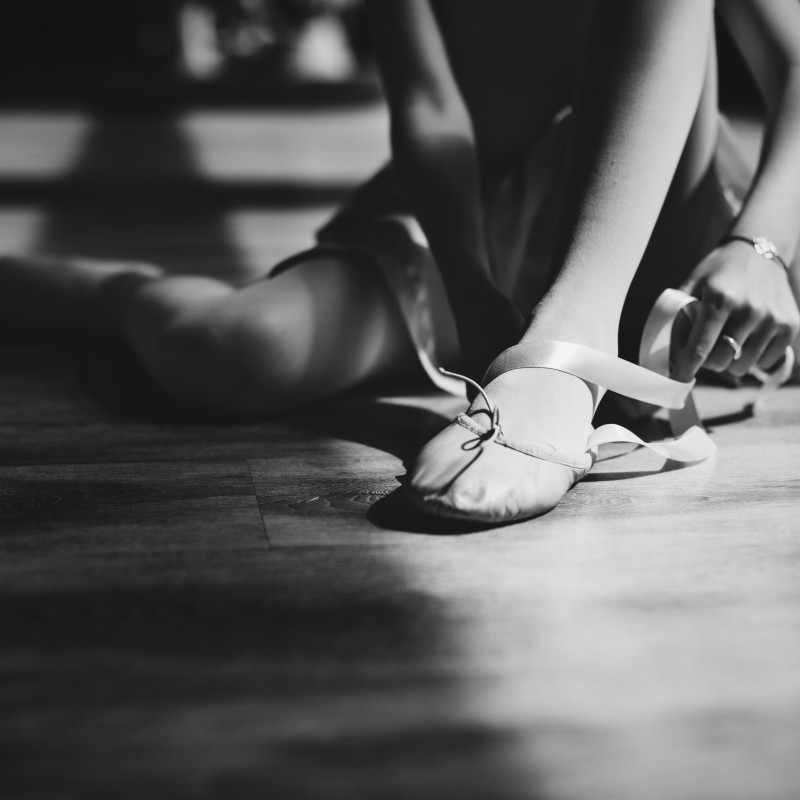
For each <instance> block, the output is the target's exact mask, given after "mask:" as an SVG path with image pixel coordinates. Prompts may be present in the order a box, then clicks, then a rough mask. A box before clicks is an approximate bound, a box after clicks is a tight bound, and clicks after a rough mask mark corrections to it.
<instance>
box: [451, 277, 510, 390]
mask: <svg viewBox="0 0 800 800" xmlns="http://www.w3.org/2000/svg"><path fill="white" fill-rule="evenodd" d="M453 311H454V314H455V318H456V327H457V329H458V339H459V343H460V345H461V351H462V353H463V355H464V362H465V364H464V370H465V374H466V375H468V376H469V377H470V378H472V379H473V380H476V381H478V382H480V380H481V379H482V378H483V375H484V373H485V372H486V370H487V368H488V367H489V364H491V363H492V361H493V360H494V359H495V358H496V356H497V355H499V354H500V353H501V352H502V351H503V350H505V349H506V348H507V347H511V346H512V345H515V344H517V343H518V342H519V340H520V337H521V336H522V333H523V330H524V323H525V320H524V318H523V316H522V313H521V312H520V310H519V309H518V308H517V307H516V306H515V305H514V303H513V302H512V301H511V300H510V299H509V298H508V297H506V296H505V295H504V294H503V293H502V292H500V290H499V289H497V288H496V287H495V286H493V285H492V286H491V287H490V288H487V287H485V286H484V287H482V288H481V290H480V291H476V292H475V293H474V294H472V295H471V296H470V297H468V298H463V299H462V300H461V301H460V302H459V303H458V306H457V307H456V306H454V308H453Z"/></svg>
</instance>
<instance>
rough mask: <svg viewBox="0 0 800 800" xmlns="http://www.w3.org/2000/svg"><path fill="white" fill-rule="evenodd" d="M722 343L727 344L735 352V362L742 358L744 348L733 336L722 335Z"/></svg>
mask: <svg viewBox="0 0 800 800" xmlns="http://www.w3.org/2000/svg"><path fill="white" fill-rule="evenodd" d="M721 338H722V341H723V342H725V344H727V345H728V346H729V347H730V348H731V350H733V360H734V361H738V360H739V359H740V358H741V357H742V346H741V345H740V344H739V342H737V341H736V339H734V338H733V336H728V335H727V334H724V333H723V334H722V337H721Z"/></svg>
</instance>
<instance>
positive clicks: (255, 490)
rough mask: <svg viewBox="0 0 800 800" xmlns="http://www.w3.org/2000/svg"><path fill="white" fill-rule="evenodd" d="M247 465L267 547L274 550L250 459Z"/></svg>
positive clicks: (246, 460)
mask: <svg viewBox="0 0 800 800" xmlns="http://www.w3.org/2000/svg"><path fill="white" fill-rule="evenodd" d="M244 463H245V465H246V466H247V474H248V475H249V476H250V485H251V486H252V487H253V499H254V500H255V501H256V509H257V510H258V516H259V517H261V528H262V530H263V531H264V539H265V540H266V542H267V547H269V548H272V547H274V545H273V544H272V540H271V539H270V538H269V528H268V527H267V519H266V517H265V516H264V512H263V511H262V510H261V503H260V502H259V501H258V490H257V489H256V482H255V479H254V478H253V470H252V469H251V468H250V461H249V459H245V462H244Z"/></svg>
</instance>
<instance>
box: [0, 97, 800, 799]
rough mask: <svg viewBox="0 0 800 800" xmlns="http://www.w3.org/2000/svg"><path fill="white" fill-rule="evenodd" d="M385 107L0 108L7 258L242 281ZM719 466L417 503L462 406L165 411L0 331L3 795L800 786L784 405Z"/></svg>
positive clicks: (406, 400)
mask: <svg viewBox="0 0 800 800" xmlns="http://www.w3.org/2000/svg"><path fill="white" fill-rule="evenodd" d="M384 136H385V117H384V115H383V112H382V111H381V110H380V109H377V108H365V109H361V110H359V111H347V112H334V111H331V110H326V111H320V112H303V113H297V114H295V113H288V112H286V113H278V112H267V111H264V112H248V115H241V114H233V113H231V114H222V113H220V112H217V113H215V114H213V115H212V114H205V115H204V114H200V113H197V114H194V115H189V116H185V117H182V118H180V119H175V118H171V119H156V118H138V117H132V118H130V119H125V118H123V117H115V118H113V119H107V120H89V119H86V120H81V119H80V118H78V117H75V116H70V115H68V114H67V115H65V114H60V115H51V116H49V117H48V116H47V115H31V114H28V115H22V114H16V115H15V114H11V113H9V112H4V113H3V115H2V116H0V142H2V143H3V148H2V150H0V153H1V155H0V178H1V179H3V184H4V187H5V188H0V201H1V204H0V241H2V242H3V243H4V246H5V247H6V248H8V249H11V250H14V249H28V248H39V249H42V250H46V251H50V252H81V253H85V254H90V255H113V256H121V257H131V258H143V259H148V260H153V261H157V262H159V263H164V264H167V265H168V266H169V267H170V268H171V269H174V270H176V271H182V270H193V271H201V272H206V273H209V274H215V273H218V272H220V271H225V272H226V273H227V274H234V275H236V276H240V277H246V276H249V275H255V274H259V273H261V272H263V271H265V270H266V269H268V268H269V266H270V265H271V264H272V263H274V262H275V261H276V260H278V259H279V258H281V257H283V256H285V255H287V254H288V253H290V252H292V250H294V249H297V248H299V247H303V246H305V245H306V244H307V242H308V240H309V232H310V231H311V230H313V227H314V226H315V225H316V224H318V223H319V222H320V221H321V220H322V219H323V218H324V216H325V214H326V213H328V210H329V208H330V205H331V203H332V202H334V201H335V200H336V199H337V198H338V197H340V196H341V193H342V192H343V191H344V190H345V189H346V188H347V187H348V186H349V185H352V184H353V183H354V182H355V181H357V180H359V179H360V178H362V177H363V176H365V175H367V174H368V173H369V172H370V170H372V169H373V168H374V167H375V166H377V165H378V164H379V163H380V161H381V160H382V158H384V157H385V145H384V141H385V139H384ZM746 394H747V393H746V392H740V393H736V392H732V391H730V390H727V389H722V388H713V387H704V388H703V389H702V391H701V392H700V393H699V403H700V406H701V412H702V413H703V415H704V416H705V417H706V418H712V419H714V420H716V421H715V422H713V424H712V427H713V429H714V436H715V439H716V440H717V442H718V444H719V452H718V454H717V456H716V457H715V459H714V460H713V461H711V462H709V463H706V464H703V465H701V466H698V467H694V468H691V469H683V470H671V469H664V468H663V466H664V465H663V464H662V463H661V462H660V461H659V460H657V459H655V458H654V457H653V456H651V455H649V454H647V453H644V452H639V451H637V452H634V453H629V454H627V455H623V456H621V457H616V458H614V457H609V458H607V459H606V460H604V461H602V462H601V463H600V464H599V465H598V466H597V468H596V469H595V470H594V471H593V473H592V474H591V475H590V476H589V478H588V479H587V480H585V481H584V482H583V483H582V484H580V485H579V486H578V487H577V488H576V489H574V490H573V491H572V492H571V493H570V494H569V496H568V497H567V499H566V501H565V502H564V503H563V504H562V505H561V506H560V507H559V508H558V509H556V510H555V511H554V512H552V513H551V514H548V515H547V516H546V517H544V518H542V519H539V520H535V521H531V522H527V523H522V524H519V525H514V526H509V527H507V528H503V529H499V530H493V531H477V532H470V533H464V532H463V531H459V530H457V529H453V528H447V527H441V526H436V525H434V524H432V523H431V522H429V521H427V520H423V519H420V518H419V517H418V516H416V515H415V514H413V513H412V512H411V511H409V510H408V509H407V508H406V507H405V506H404V505H403V503H402V500H401V497H400V495H399V493H398V491H397V489H398V486H399V482H398V476H402V474H403V472H404V466H403V464H404V460H406V459H407V458H409V457H410V456H411V455H412V454H413V452H414V451H415V449H416V448H417V447H418V446H419V445H420V444H421V443H422V442H423V441H424V440H425V439H427V438H428V437H429V436H430V435H431V434H432V433H433V432H434V431H435V430H437V428H438V427H439V426H441V425H442V424H444V422H445V420H446V419H447V418H448V417H449V416H450V415H451V414H452V413H453V412H454V411H455V410H456V409H457V408H458V407H459V402H458V401H457V400H454V399H452V398H446V397H442V396H439V395H435V394H433V393H431V392H430V391H428V390H426V389H425V388H424V387H421V386H420V387H415V388H413V390H412V393H410V394H408V393H406V394H401V393H399V391H398V390H397V389H396V388H386V387H385V388H384V389H382V390H381V392H380V393H378V394H377V395H375V394H370V393H367V392H364V393H360V394H357V395H353V396H350V397H346V398H342V399H340V400H337V401H335V402H333V403H330V404H328V405H326V406H325V407H323V408H317V409H311V410H308V411H304V412H302V413H298V414H294V415H289V416H286V417H283V418H280V419H276V420H266V421H260V422H252V423H238V424H232V423H223V422H220V421H219V420H209V419H204V418H201V417H192V416H189V415H187V414H185V413H184V412H182V411H181V410H179V409H176V408H174V407H173V406H171V405H170V404H168V403H166V402H165V401H164V399H163V398H162V397H161V396H160V395H159V394H158V393H157V392H156V391H155V390H154V388H153V387H152V386H151V385H150V384H149V383H148V381H147V379H146V377H145V376H144V375H143V374H142V372H141V370H140V369H139V368H138V366H137V365H136V364H135V363H134V362H132V361H131V359H130V356H129V355H127V354H125V353H124V352H122V351H120V350H119V348H116V347H115V346H113V345H108V344H103V343H96V344H94V345H92V346H84V347H82V348H77V347H74V346H71V345H62V346H59V345H52V346H49V345H48V346H44V345H38V346H36V347H33V346H28V345H23V344H11V343H8V342H5V343H3V345H2V347H0V547H1V548H2V558H0V576H2V579H1V580H0V592H2V602H1V603H0V619H2V624H1V625H0V632H1V635H2V643H3V647H2V651H0V686H2V689H1V690H0V693H2V697H3V705H2V707H3V713H2V715H0V742H2V744H1V745H0V747H2V750H3V752H4V754H5V756H6V757H5V758H4V759H3V760H4V766H3V769H2V772H0V787H2V794H3V796H4V797H26V798H27V797H30V798H33V797H36V798H56V797H86V796H97V797H108V796H110V797H115V798H127V797H131V798H133V797H136V798H139V797H142V796H150V797H187V798H189V797H191V798H196V797H220V798H240V797H241V798H250V797H256V796H270V797H276V798H373V797H383V798H411V797H425V798H426V797H436V798H459V800H462V799H463V798H481V799H484V798H526V799H527V800H530V798H547V799H548V800H549V799H550V798H553V800H561V798H587V800H588V799H589V798H591V799H592V800H595V799H596V798H600V797H608V798H615V800H641V799H642V798H669V799H670V800H674V799H676V798H686V799H687V800H688V799H689V798H703V799H704V800H716V799H717V798H720V800H721V799H722V798H724V799H725V800H737V799H738V800H752V798H759V799H760V800H768V799H775V800H777V799H778V798H782V799H783V798H785V800H789V798H796V797H797V796H798V795H799V794H800V761H798V759H797V753H798V752H800V591H799V590H798V586H800V583H798V579H797V565H798V563H800V534H798V525H797V518H798V509H800V499H799V498H800V492H798V488H800V446H798V445H800V411H798V409H799V408H800V389H798V388H791V389H785V390H782V391H780V392H778V393H775V394H773V395H772V396H770V397H768V398H766V399H765V400H764V402H763V403H762V404H761V407H760V408H758V409H757V412H756V414H755V415H753V416H749V417H748V416H747V415H738V417H739V421H736V422H732V423H730V424H725V423H726V422H727V420H728V419H732V418H737V412H738V411H739V410H740V409H741V408H742V407H743V406H744V405H745V403H746V402H747V400H748V397H747V396H746Z"/></svg>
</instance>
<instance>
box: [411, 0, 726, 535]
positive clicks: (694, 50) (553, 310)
mask: <svg viewBox="0 0 800 800" xmlns="http://www.w3.org/2000/svg"><path fill="white" fill-rule="evenodd" d="M710 11H711V9H710V6H706V5H705V4H702V3H698V4H689V3H683V2H677V3H671V4H655V3H645V4H641V3H629V2H622V3H617V4H614V6H613V10H612V7H611V6H607V5H606V4H598V11H597V13H596V20H595V24H594V25H593V28H592V30H593V33H592V37H591V42H590V44H589V47H588V54H587V61H586V63H585V65H584V69H583V70H582V74H581V77H580V80H579V85H578V88H577V91H576V97H575V114H574V118H573V127H572V139H571V142H570V147H569V150H568V156H567V161H568V164H569V166H568V168H567V175H566V180H565V190H564V196H563V200H562V210H561V218H560V231H561V232H560V236H559V239H558V243H557V247H556V255H555V258H554V281H553V284H552V287H551V288H550V290H549V291H548V292H547V293H546V294H545V296H544V298H543V299H542V300H541V301H540V302H539V304H538V306H537V308H536V309H535V311H534V314H533V317H532V320H531V323H530V325H529V326H528V328H527V330H526V332H525V333H524V335H523V337H522V342H523V343H527V342H536V341H553V340H557V341H566V342H572V343H575V344H580V345H586V346H589V347H592V348H594V349H597V350H602V351H605V352H606V353H610V354H616V352H617V335H618V329H619V323H620V317H621V313H622V308H623V303H624V300H625V297H626V295H627V293H628V289H629V287H630V285H631V281H632V279H633V277H634V275H635V273H636V270H637V268H638V267H639V264H640V262H641V259H642V256H643V255H644V252H645V249H646V247H647V243H648V240H649V238H650V235H651V233H652V231H653V229H654V227H655V224H656V220H657V218H658V216H659V213H660V211H661V208H662V206H663V204H664V200H665V198H666V195H667V191H668V189H669V186H670V183H671V182H672V179H673V177H674V175H675V172H676V169H677V167H678V163H679V160H680V156H681V152H682V151H683V148H684V145H685V143H686V140H687V137H688V134H689V130H690V127H691V123H692V119H693V116H694V114H695V111H696V109H697V107H698V101H699V98H700V93H701V88H702V84H703V73H704V68H705V66H706V57H707V48H708V42H709V41H710V33H711V31H710V21H711V15H710ZM617 14H619V15H620V16H619V17H618V16H617ZM629 37H631V38H629ZM488 393H489V396H490V397H491V398H492V400H493V401H494V403H495V404H496V405H498V406H499V407H500V409H501V411H502V419H503V429H504V431H506V435H508V436H509V437H511V438H513V439H516V440H518V441H528V442H535V443H539V444H544V445H548V446H550V447H551V448H553V449H555V450H557V451H559V452H561V453H565V454H580V453H582V452H583V451H584V449H585V447H586V440H587V436H588V433H589V428H590V421H591V418H592V414H593V407H594V400H595V398H594V397H593V395H592V392H591V391H590V389H589V387H588V386H587V384H585V383H584V382H583V381H581V380H580V379H578V378H575V377H574V376H571V375H568V374H566V373H562V372H557V371H554V370H515V371H511V372H507V373H505V374H502V375H500V376H499V377H497V378H496V379H495V380H494V381H492V383H491V384H490V386H489V387H488ZM482 405H483V402H482V400H480V399H478V400H476V402H475V403H474V404H473V406H472V409H471V413H472V412H476V411H477V410H478V409H480V408H481V407H482ZM479 416H480V415H479ZM478 418H479V417H478ZM484 421H485V418H484ZM448 431H454V433H448ZM442 435H443V436H444V435H447V436H449V437H450V438H451V439H453V442H452V444H454V445H455V447H450V448H449V449H450V451H451V452H456V453H458V450H459V449H460V446H461V442H460V439H459V436H460V434H459V433H458V431H457V429H456V428H449V429H447V431H445V432H444V434H442ZM468 436H469V434H468ZM462 438H463V437H462ZM472 438H474V437H472ZM440 445H441V441H439V442H437V440H434V441H433V442H432V443H430V445H429V446H428V447H427V448H426V449H425V450H423V452H422V453H421V455H420V459H419V460H418V463H417V466H416V469H415V471H414V473H413V474H412V477H411V481H410V486H411V491H412V493H413V494H414V495H415V496H417V497H418V498H427V502H428V505H429V507H430V508H431V509H432V510H434V511H436V512H438V513H443V514H448V513H450V511H453V510H455V511H456V512H457V515H459V516H465V515H469V514H474V515H475V516H476V517H477V518H480V519H493V520H495V521H503V520H507V519H511V518H517V517H520V516H532V515H534V514H536V513H542V512H544V511H547V510H549V509H550V508H552V507H553V505H555V504H556V503H557V502H558V501H559V500H560V498H561V497H562V496H563V495H564V493H565V492H566V491H567V490H568V489H569V487H570V484H571V482H572V479H573V472H572V471H571V470H569V469H567V468H565V467H563V466H561V465H560V464H554V463H551V462H547V461H541V460H538V459H535V458H531V457H530V456H527V455H525V454H522V453H519V452H517V451H513V450H508V449H507V448H504V447H499V446H498V447H488V448H485V450H484V452H483V454H482V455H481V457H480V458H478V459H476V460H474V462H473V463H472V464H471V465H470V466H469V468H468V469H465V470H464V471H462V472H461V473H460V475H459V477H457V478H456V479H455V480H453V479H452V476H453V469H452V464H447V463H444V459H443V457H442V454H443V452H444V450H443V448H442V447H441V446H440ZM456 458H460V456H459V455H456ZM443 487H444V488H443Z"/></svg>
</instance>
